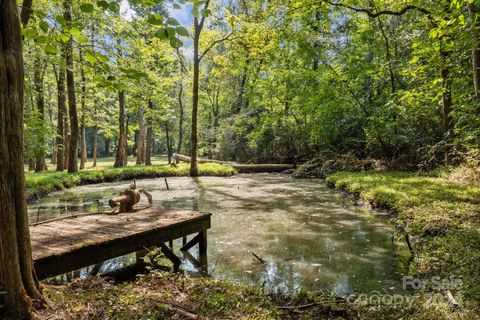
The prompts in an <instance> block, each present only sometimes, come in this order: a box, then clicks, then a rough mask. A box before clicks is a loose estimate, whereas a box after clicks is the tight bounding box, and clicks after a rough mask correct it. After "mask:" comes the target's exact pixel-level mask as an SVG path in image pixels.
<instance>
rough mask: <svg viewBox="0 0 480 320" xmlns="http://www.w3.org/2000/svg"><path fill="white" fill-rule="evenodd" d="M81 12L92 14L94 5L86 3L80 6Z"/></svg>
mask: <svg viewBox="0 0 480 320" xmlns="http://www.w3.org/2000/svg"><path fill="white" fill-rule="evenodd" d="M80 10H81V11H82V12H84V13H92V12H93V10H94V8H93V5H92V4H90V3H84V4H82V5H80Z"/></svg>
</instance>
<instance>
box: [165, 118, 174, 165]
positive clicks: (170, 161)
mask: <svg viewBox="0 0 480 320" xmlns="http://www.w3.org/2000/svg"><path fill="white" fill-rule="evenodd" d="M165 135H166V138H167V158H168V163H169V164H170V163H172V145H171V143H170V132H169V129H168V123H166V122H165Z"/></svg>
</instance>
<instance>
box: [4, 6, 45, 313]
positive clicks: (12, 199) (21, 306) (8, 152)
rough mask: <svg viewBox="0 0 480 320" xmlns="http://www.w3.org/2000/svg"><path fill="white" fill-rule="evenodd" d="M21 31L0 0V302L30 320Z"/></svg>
mask: <svg viewBox="0 0 480 320" xmlns="http://www.w3.org/2000/svg"><path fill="white" fill-rule="evenodd" d="M23 88H24V69H23V56H22V35H21V31H20V20H19V13H18V9H17V2H16V1H15V0H0V136H1V137H2V139H0V163H1V166H2V167H1V170H0V226H1V228H2V232H0V291H1V292H4V294H3V295H1V296H0V299H1V300H3V301H0V303H2V302H3V303H5V309H6V311H7V313H8V317H11V318H12V319H29V318H31V317H32V314H31V309H30V308H31V301H32V299H38V300H40V301H42V300H43V298H42V296H41V293H40V291H39V289H38V288H39V285H38V281H36V280H35V276H34V269H33V259H32V253H31V246H30V233H29V227H28V217H27V206H26V201H25V174H24V168H23Z"/></svg>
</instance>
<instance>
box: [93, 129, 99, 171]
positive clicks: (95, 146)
mask: <svg viewBox="0 0 480 320" xmlns="http://www.w3.org/2000/svg"><path fill="white" fill-rule="evenodd" d="M97 152H98V127H97V125H95V126H94V127H93V165H92V166H93V167H94V168H95V167H96V166H97Z"/></svg>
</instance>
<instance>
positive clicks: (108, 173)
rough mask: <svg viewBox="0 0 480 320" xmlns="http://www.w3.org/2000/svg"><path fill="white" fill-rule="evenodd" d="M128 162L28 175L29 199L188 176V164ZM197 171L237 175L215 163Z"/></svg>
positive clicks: (103, 161) (109, 161) (107, 161)
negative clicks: (64, 191)
mask: <svg viewBox="0 0 480 320" xmlns="http://www.w3.org/2000/svg"><path fill="white" fill-rule="evenodd" d="M129 160H130V161H129V165H127V166H126V167H124V168H113V162H114V159H113V158H102V159H99V160H98V162H97V164H98V166H97V167H95V168H92V167H91V163H89V165H87V167H86V169H85V170H81V171H79V172H78V173H67V172H66V171H64V172H55V171H52V170H55V167H54V166H52V165H50V166H49V171H46V172H39V173H36V172H26V185H27V199H29V200H33V199H36V198H39V197H42V196H45V195H46V194H48V193H50V192H53V191H57V190H62V189H65V188H72V187H75V186H78V185H84V184H93V183H101V182H113V181H122V180H132V179H134V178H137V179H141V178H156V177H173V176H188V175H189V164H186V163H180V164H178V165H177V166H176V167H175V166H170V165H169V164H168V163H167V162H166V161H164V160H163V159H161V158H155V159H154V161H152V163H153V165H152V166H135V161H134V160H131V159H129ZM198 168H199V174H200V175H203V176H229V175H233V174H235V169H233V168H232V167H229V166H224V165H220V164H216V163H205V164H199V167H198Z"/></svg>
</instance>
